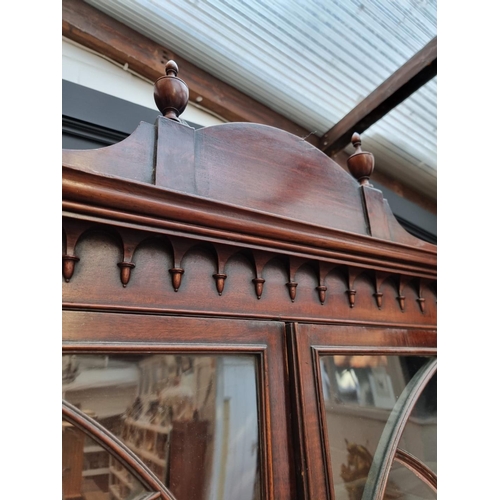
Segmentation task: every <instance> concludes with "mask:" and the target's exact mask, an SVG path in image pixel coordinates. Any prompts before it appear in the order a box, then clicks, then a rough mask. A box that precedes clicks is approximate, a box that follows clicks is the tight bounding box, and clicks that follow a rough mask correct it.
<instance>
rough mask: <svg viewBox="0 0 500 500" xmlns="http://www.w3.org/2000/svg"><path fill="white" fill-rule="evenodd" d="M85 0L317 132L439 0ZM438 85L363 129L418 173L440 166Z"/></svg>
mask: <svg viewBox="0 0 500 500" xmlns="http://www.w3.org/2000/svg"><path fill="white" fill-rule="evenodd" d="M87 1H88V3H89V4H91V5H93V6H95V7H97V8H99V9H100V10H102V11H104V12H106V13H108V14H110V15H111V16H112V17H114V18H116V19H119V20H120V21H122V22H124V23H125V24H127V25H129V26H130V27H132V28H134V29H136V30H137V31H139V32H141V33H143V34H144V35H146V36H148V37H150V38H152V39H154V40H156V41H157V42H159V43H161V44H163V45H165V46H168V47H169V48H171V49H172V50H173V51H174V52H177V53H178V54H179V55H181V56H182V57H184V58H186V59H188V60H190V61H191V62H193V63H194V64H196V65H197V66H199V67H201V68H203V69H205V70H206V71H208V72H210V73H212V74H214V75H216V76H217V77H219V78H220V79H222V80H224V81H226V82H228V83H229V84H231V85H233V86H234V87H236V88H238V89H240V90H242V91H243V92H245V93H247V94H248V95H250V96H252V97H254V98H256V99H257V100H259V101H261V102H262V103H264V104H266V105H267V106H269V107H270V108H272V109H274V110H276V111H278V112H279V113H281V114H283V115H285V116H287V117H289V118H290V119H292V120H294V121H295V122H296V123H298V124H300V125H302V126H303V127H304V128H307V129H309V130H311V131H314V132H316V133H317V134H319V135H321V134H323V133H324V132H326V131H327V130H329V129H330V128H331V127H332V126H333V124H335V123H336V122H337V121H338V120H340V119H341V118H342V117H343V116H344V115H345V114H347V113H348V112H349V111H350V110H351V109H352V108H353V107H354V106H355V105H356V104H358V103H359V102H360V101H361V100H362V99H363V98H365V97H366V96H367V95H368V94H369V93H370V92H371V91H373V90H374V89H375V88H376V87H377V86H378V85H380V84H381V83H382V82H383V81H384V80H385V79H386V78H387V77H389V76H390V75H391V74H392V73H393V72H394V71H396V70H397V69H398V68H399V67H400V66H401V65H402V64H404V63H405V62H406V61H407V60H408V59H410V58H411V57H412V56H413V55H414V54H415V53H416V52H418V51H419V50H420V49H421V48H422V47H424V46H425V45H426V44H427V43H428V42H429V41H430V40H431V39H432V38H433V37H434V36H435V35H436V0H330V1H326V0H324V1H320V0H273V1H270V0H239V1H238V2H234V1H230V0H87ZM180 70H181V72H182V68H180ZM436 88H437V87H436V81H435V79H434V81H433V82H429V84H427V85H426V86H425V87H424V88H423V89H421V90H420V91H419V92H417V93H416V94H414V96H412V97H411V98H410V99H408V100H407V101H405V102H404V103H403V104H401V105H400V106H398V108H396V110H394V111H393V112H392V113H390V114H389V115H388V116H387V117H385V118H384V119H383V120H382V121H381V122H382V123H378V124H375V125H373V126H372V127H371V128H370V129H369V130H368V131H366V132H365V134H363V135H364V136H366V138H367V140H368V139H369V141H368V142H369V143H372V142H373V143H374V144H375V145H376V144H378V145H380V146H381V145H382V143H380V142H379V139H378V136H379V135H380V134H383V135H384V138H385V140H384V141H383V144H384V146H383V147H384V148H385V147H387V146H386V144H388V143H389V144H392V146H393V149H396V150H399V149H401V148H403V149H404V148H405V147H407V148H408V151H409V150H410V149H411V154H410V155H409V157H411V158H413V156H414V155H416V157H417V158H421V160H418V161H416V160H415V161H410V160H408V164H407V169H416V172H417V173H418V169H419V168H421V166H420V163H421V162H422V161H423V162H424V164H425V165H427V167H430V168H431V169H432V168H434V169H435V165H436V159H435V157H436V138H435V135H436V132H435V129H436V109H435V108H436ZM367 144H368V143H367ZM405 145H406V146H405ZM377 149H380V148H378V147H377ZM382 149H383V148H382ZM387 156H388V158H387V162H389V156H390V155H387ZM383 163H385V162H383ZM389 167H390V165H389ZM389 167H387V168H389ZM381 168H386V167H385V164H384V166H382V167H381ZM393 170H394V171H397V170H398V168H394V169H393ZM431 191H432V190H431ZM427 194H429V195H431V196H432V194H431V192H430V191H428V192H427Z"/></svg>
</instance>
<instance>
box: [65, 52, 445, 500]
mask: <svg viewBox="0 0 500 500" xmlns="http://www.w3.org/2000/svg"><path fill="white" fill-rule="evenodd" d="M187 97H188V90H187V87H186V86H185V84H184V83H183V82H182V80H180V79H179V78H178V77H177V68H176V66H175V63H172V62H169V63H168V64H167V71H166V76H164V77H163V78H161V79H160V80H158V82H157V83H156V85H155V99H156V101H157V104H158V107H159V109H160V111H161V113H162V115H163V116H159V117H158V119H157V121H156V123H155V124H154V125H152V124H147V123H144V122H142V123H140V124H139V126H138V128H137V129H136V130H135V132H134V133H133V134H132V135H131V136H130V137H128V138H127V139H125V140H123V141H122V142H120V143H118V144H116V145H113V146H109V147H104V148H101V149H96V150H86V151H77V150H63V173H62V181H63V188H62V202H63V203H62V204H63V258H62V260H63V266H62V270H63V272H62V274H63V285H62V294H63V360H64V362H63V420H64V422H65V423H64V425H63V436H65V437H64V438H63V445H64V446H65V452H64V453H63V459H64V460H66V463H63V496H64V497H65V498H82V499H100V498H102V499H108V498H115V497H116V498H143V499H145V498H149V499H152V498H162V499H173V498H177V499H178V500H184V499H187V498H200V499H205V498H207V499H208V498H214V499H215V498H217V499H223V498H224V499H228V498H241V499H244V498H265V499H283V500H284V499H296V498H307V499H311V500H320V499H334V498H337V500H339V499H343V498H345V499H349V500H351V499H358V498H359V499H363V500H368V499H375V498H377V499H383V498H435V495H436V493H435V492H436V488H437V480H436V466H435V453H436V451H435V428H436V411H435V405H436V402H435V395H436V391H435V380H436V375H435V371H436V344H437V340H436V339H437V337H436V315H437V312H436V311H437V309H436V295H437V285H436V247H435V246H434V245H432V244H430V243H427V242H424V241H421V240H419V239H417V238H415V237H413V236H411V235H410V234H409V233H407V232H406V231H405V230H404V229H402V228H401V226H400V225H399V224H398V222H397V221H396V220H395V218H394V216H393V215H392V213H391V210H390V208H389V206H388V204H387V202H386V201H385V200H384V198H383V195H382V193H381V192H380V191H379V190H377V189H374V188H373V187H372V186H371V185H370V182H369V177H370V174H371V172H372V170H373V164H374V159H373V156H372V155H371V154H370V153H366V152H364V151H362V149H361V141H360V139H359V136H357V134H355V136H354V137H353V144H354V145H355V146H356V152H355V153H354V154H353V155H352V156H351V157H350V159H349V168H350V170H351V173H352V175H350V174H349V173H347V172H346V171H344V170H343V169H342V168H341V167H340V166H339V165H337V164H336V163H335V162H334V161H333V160H332V159H330V158H329V157H327V156H325V155H324V154H323V153H322V152H320V151H319V150H318V149H316V148H315V147H313V146H312V145H310V144H309V143H308V142H306V141H304V140H303V139H301V138H300V137H296V136H294V135H291V134H289V133H287V132H283V131H281V130H278V129H275V128H272V127H268V126H263V125H257V124H251V123H228V124H224V125H217V126H211V127H206V128H201V129H198V130H195V129H193V128H191V127H190V126H188V125H187V124H185V123H183V122H182V120H181V119H180V118H179V115H180V113H181V112H182V110H183V108H184V107H185V106H186V104H187ZM151 363H153V364H154V363H156V364H154V366H156V368H155V369H154V370H158V371H157V372H155V371H154V370H153V371H152V372H151V375H150V374H149V372H148V370H149V368H148V367H149V366H150V365H151ZM151 366H152V365H151ZM156 373H158V374H159V375H155V374H156ZM113 377H115V378H113ZM150 377H153V378H152V379H151V380H150ZM154 377H156V378H154ZM153 379H154V380H153ZM162 384H163V385H162ZM127 397H128V398H129V399H127ZM183 398H184V399H183ZM112 407H113V408H114V410H113V411H114V413H113V411H112ZM148 419H149V420H148ZM68 429H69V430H68ZM70 431H71V432H70ZM72 433H73V434H72ZM82 435H83V436H84V439H82ZM72 436H73V437H72ZM75 436H76V437H75ZM242 436H243V437H242ZM85 440H87V441H85ZM85 442H87V444H85ZM82 443H83V444H82ZM98 451H99V452H100V453H101V454H103V453H104V456H105V457H108V456H109V458H104V465H105V466H104V467H100V466H98V468H97V469H95V470H97V471H100V472H92V470H93V469H92V467H91V466H89V467H90V468H89V469H86V468H85V465H84V464H85V460H87V459H88V460H90V458H89V457H90V456H91V455H92V453H97V452H98ZM86 454H87V455H86ZM64 457H66V458H64ZM82 457H83V458H82ZM89 463H90V462H89ZM82 464H83V465H82ZM101 465H102V464H101ZM99 474H100V476H99ZM113 474H114V475H115V476H116V478H115V479H113V477H114V476H113ZM97 476H99V477H100V479H99V480H97V479H98V478H97ZM92 478H94V479H95V480H94V482H93V483H92V487H90V486H88V487H85V484H86V481H87V483H88V482H89V481H90V479H92ZM120 481H122V482H120ZM416 483H418V485H416ZM89 484H90V483H89ZM135 485H138V486H137V488H135ZM411 488H414V489H413V490H411ZM410 490H411V491H410ZM422 491H423V493H421V492H422ZM134 492H136V493H134ZM412 492H413V493H412ZM134 494H135V495H136V496H133V495H134ZM412 494H413V495H416V496H411V495H412ZM131 495H132V496H131ZM398 495H399V496H398ZM408 495H410V496H408ZM419 495H420V496H419Z"/></svg>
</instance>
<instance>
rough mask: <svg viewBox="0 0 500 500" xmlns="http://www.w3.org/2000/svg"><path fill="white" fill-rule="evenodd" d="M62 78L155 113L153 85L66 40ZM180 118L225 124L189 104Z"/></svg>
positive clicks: (193, 104)
mask: <svg viewBox="0 0 500 500" xmlns="http://www.w3.org/2000/svg"><path fill="white" fill-rule="evenodd" d="M179 72H180V73H181V72H182V68H179ZM179 77H180V78H182V75H181V74H179ZM62 78H63V80H68V81H70V82H73V83H77V84H78V85H83V86H84V87H89V88H91V89H93V90H97V91H99V92H103V93H105V94H109V95H112V96H115V97H118V98H120V99H124V100H126V101H129V102H133V103H135V104H139V105H140V106H145V107H147V108H151V109H154V110H155V111H157V110H158V108H157V107H156V104H155V102H154V98H153V82H150V81H147V80H146V79H144V78H142V77H140V76H138V75H136V74H134V73H133V72H131V71H130V70H129V69H128V68H125V67H124V66H121V65H119V64H117V63H115V62H113V61H110V60H108V59H107V58H105V57H103V56H101V55H99V54H97V53H95V52H93V51H91V50H89V49H87V48H86V47H82V46H81V45H77V44H75V43H74V42H72V41H70V40H68V39H65V38H63V40H62ZM181 118H182V119H184V120H187V121H190V122H193V123H197V124H199V125H203V126H205V127H206V126H209V125H218V124H220V123H224V120H222V119H220V118H219V117H216V116H214V115H213V114H211V113H210V112H208V111H207V110H204V109H203V108H201V107H200V106H198V105H196V104H195V103H192V102H190V103H189V104H188V106H187V108H186V110H185V111H184V113H183V114H182V116H181Z"/></svg>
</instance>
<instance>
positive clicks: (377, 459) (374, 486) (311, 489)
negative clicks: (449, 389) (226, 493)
mask: <svg viewBox="0 0 500 500" xmlns="http://www.w3.org/2000/svg"><path fill="white" fill-rule="evenodd" d="M287 335H288V337H287V338H288V340H289V342H288V348H289V355H290V358H291V363H293V365H294V366H295V367H296V370H294V373H293V375H292V393H293V397H292V400H293V402H294V409H295V413H296V415H297V417H296V420H295V421H294V433H295V435H296V436H298V440H297V443H296V445H297V446H299V447H300V448H301V454H300V458H299V459H298V461H297V463H296V467H297V469H298V470H299V472H300V473H299V475H298V477H302V478H303V483H302V485H301V489H302V490H303V491H304V492H305V496H306V497H308V498H311V499H312V498H330V499H335V500H390V499H401V500H431V499H435V498H436V491H437V468H436V429H437V421H436V417H437V408H436V392H437V391H436V387H437V375H436V367H437V359H436V334H435V331H433V330H406V329H391V328H370V327H355V326H320V325H299V324H290V325H287Z"/></svg>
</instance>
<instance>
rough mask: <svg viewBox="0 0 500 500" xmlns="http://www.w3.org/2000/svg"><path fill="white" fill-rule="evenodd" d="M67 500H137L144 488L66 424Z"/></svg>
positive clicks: (64, 471) (64, 481) (64, 472)
mask: <svg viewBox="0 0 500 500" xmlns="http://www.w3.org/2000/svg"><path fill="white" fill-rule="evenodd" d="M62 484H63V500H70V499H81V500H114V499H122V498H126V499H127V500H133V499H134V498H138V497H139V496H140V495H142V494H144V493H146V490H145V489H144V487H143V486H142V485H141V484H140V483H139V482H138V481H137V479H135V478H134V477H133V476H132V475H131V474H130V473H129V472H128V471H127V470H126V469H125V468H124V467H123V466H122V465H121V464H120V463H119V462H118V461H116V460H115V459H114V458H113V457H112V456H111V455H110V454H109V453H108V452H107V451H106V450H105V449H103V448H102V447H101V446H100V445H98V444H97V443H96V442H95V441H94V440H93V439H92V438H90V437H89V436H87V435H86V434H85V433H84V432H82V431H81V430H80V429H77V428H76V427H75V426H73V425H72V424H71V423H69V422H67V421H65V420H64V419H63V421H62Z"/></svg>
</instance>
